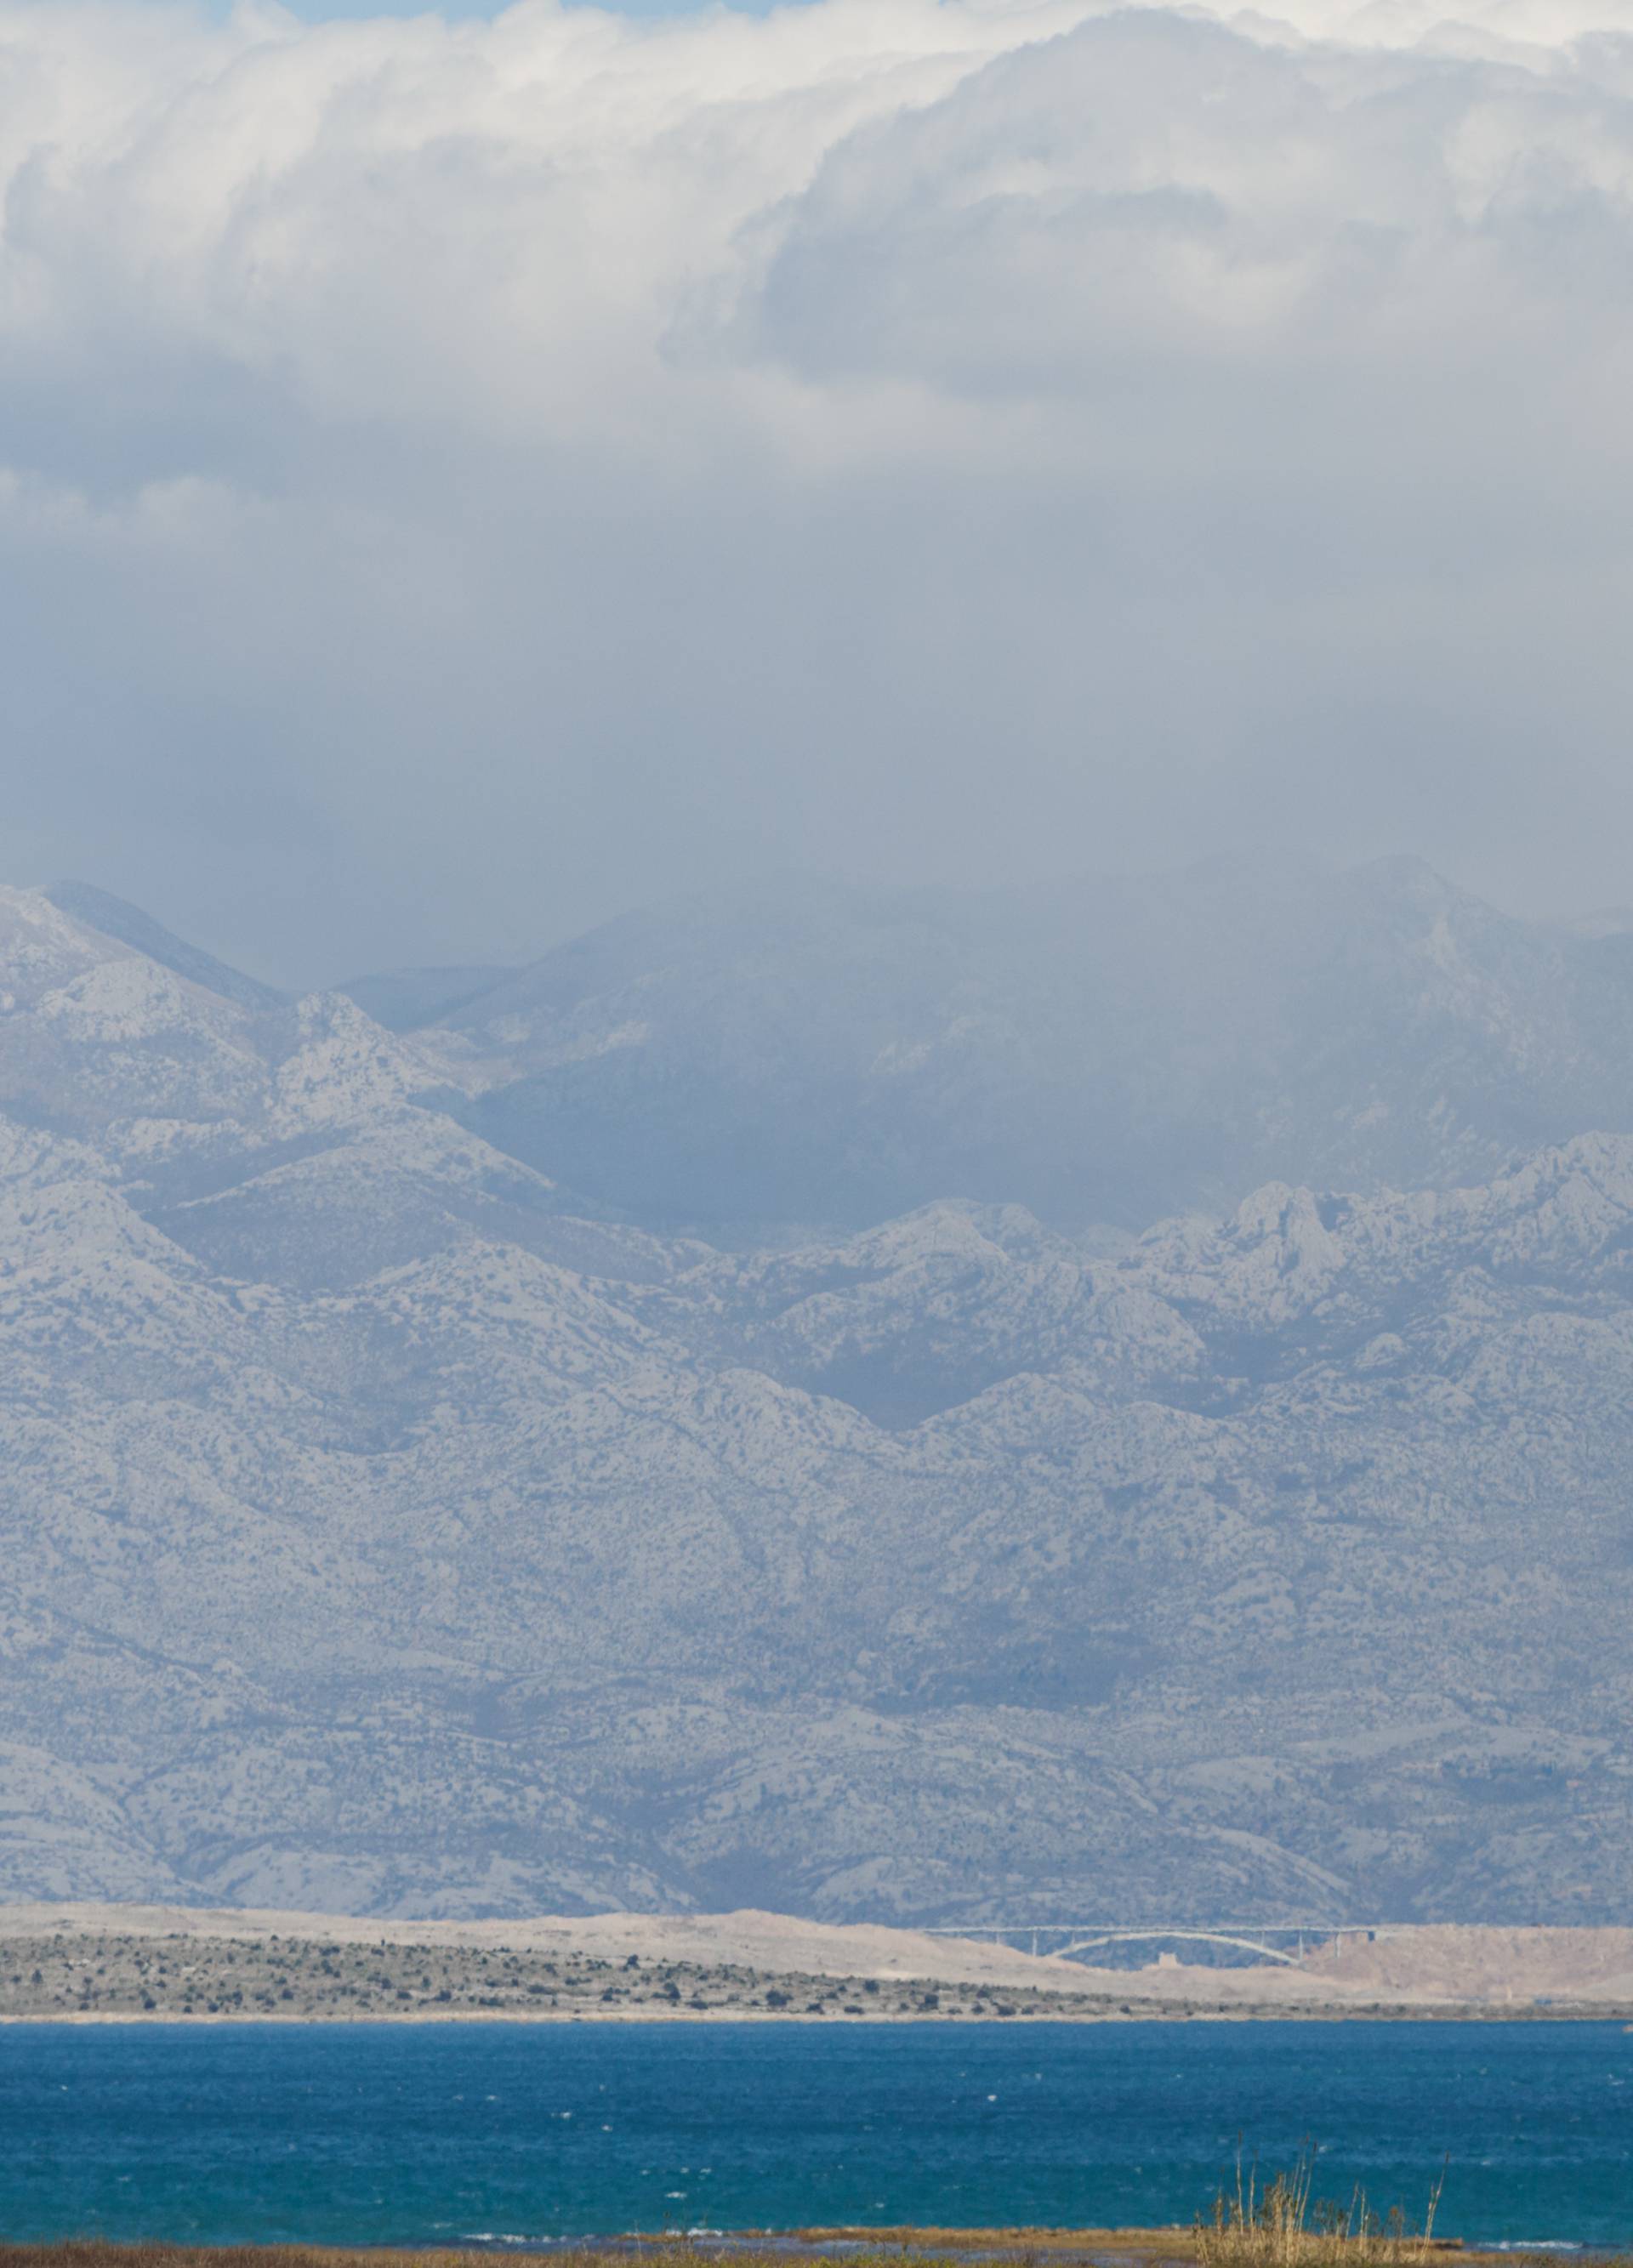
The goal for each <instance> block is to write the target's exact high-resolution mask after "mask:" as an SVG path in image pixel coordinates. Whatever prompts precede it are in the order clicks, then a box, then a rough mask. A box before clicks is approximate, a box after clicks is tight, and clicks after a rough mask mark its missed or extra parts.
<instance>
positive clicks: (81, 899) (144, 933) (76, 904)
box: [43, 882, 289, 1008]
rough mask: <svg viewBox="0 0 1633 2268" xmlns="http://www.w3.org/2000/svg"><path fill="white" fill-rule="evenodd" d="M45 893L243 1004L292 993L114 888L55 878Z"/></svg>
mask: <svg viewBox="0 0 1633 2268" xmlns="http://www.w3.org/2000/svg"><path fill="white" fill-rule="evenodd" d="M43 895H44V896H45V897H47V898H48V900H49V901H50V902H51V904H52V905H54V906H55V907H56V908H58V909H59V910H60V911H61V912H63V913H65V914H69V915H71V917H73V919H74V920H75V921H78V922H83V923H85V925H86V927H87V928H90V929H94V930H100V932H102V935H103V936H104V937H111V938H116V939H118V940H119V942H120V944H122V945H128V946H131V947H132V948H133V949H134V950H135V951H136V952H137V953H139V954H144V956H145V958H146V959H147V960H149V961H157V962H158V963H159V966H160V968H169V969H174V972H175V974H176V975H177V976H185V977H186V978H187V979H188V983H192V984H202V985H203V987H204V989H205V990H206V991H209V992H215V993H218V994H219V996H220V998H222V999H224V1000H232V1001H233V1002H235V1003H236V1005H238V1006H239V1007H240V1008H275V1007H277V1006H278V1005H280V1004H281V1003H282V1002H284V1001H285V1000H287V998H289V995H288V994H287V993H286V992H280V991H278V990H277V987H276V986H274V985H271V984H262V983H261V982H260V980H259V979H258V978H256V977H254V976H245V975H244V973H243V971H242V969H240V968H229V967H228V966H227V964H226V962H225V961H218V960H217V959H216V957H215V955H214V954H212V953H205V952H203V950H202V949H201V948H200V947H199V946H196V945H188V943H187V941H186V940H185V939H182V938H179V937H175V936H173V935H172V933H171V932H170V931H169V930H167V929H166V928H165V926H164V925H163V924H162V923H160V922H156V921H155V920H154V919H153V917H152V916H151V914H144V912H143V911H142V909H141V908H140V907H139V906H133V905H129V904H128V903H127V902H126V901H125V900H124V899H123V898H116V897H115V896H114V895H113V894H112V893H111V892H110V891H107V890H99V889H98V888H97V887H95V885H94V884H93V883H91V882H53V883H52V884H51V886H50V887H49V888H48V890H46V891H45V892H44V893H43Z"/></svg>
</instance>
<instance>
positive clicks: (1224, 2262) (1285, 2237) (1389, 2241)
mask: <svg viewBox="0 0 1633 2268" xmlns="http://www.w3.org/2000/svg"><path fill="white" fill-rule="evenodd" d="M1314 2180H1315V2152H1314V2151H1313V2149H1306V2150H1304V2152H1303V2153H1301V2154H1300V2156H1299V2159H1298V2161H1297V2164H1296V2165H1295V2166H1294V2168H1293V2169H1292V2171H1291V2172H1290V2173H1284V2174H1277V2175H1275V2177H1274V2178H1273V2179H1272V2180H1271V2181H1270V2182H1268V2183H1267V2184H1266V2185H1265V2186H1264V2187H1263V2188H1260V2183H1259V2169H1258V2167H1257V2165H1251V2166H1249V2167H1248V2169H1247V2170H1246V2172H1245V2174H1244V2171H1243V2168H1242V2161H1241V2160H1240V2159H1239V2158H1238V2160H1237V2166H1236V2187H1235V2190H1234V2191H1229V2190H1221V2191H1220V2192H1219V2194H1218V2196H1217V2197H1216V2198H1215V2199H1214V2209H1213V2212H1212V2213H1211V2215H1209V2216H1208V2217H1207V2218H1206V2219H1203V2218H1201V2217H1199V2218H1198V2220H1197V2222H1196V2229H1195V2234H1196V2257H1197V2262H1198V2268H1410V2264H1412V2263H1414V2262H1417V2261H1422V2260H1426V2259H1427V2258H1428V2257H1429V2256H1430V2253H1432V2252H1433V2251H1434V2250H1435V2214H1436V2213H1437V2211H1438V2210H1439V2205H1440V2191H1441V2189H1442V2187H1443V2185H1444V2183H1445V2174H1444V2172H1443V2173H1442V2175H1441V2177H1440V2180H1439V2181H1437V2183H1435V2186H1434V2188H1433V2190H1432V2191H1430V2199H1429V2209H1428V2211H1427V2212H1426V2213H1424V2215H1423V2225H1422V2228H1412V2227H1410V2226H1409V2225H1408V2221H1407V2220H1406V2216H1405V2215H1404V2214H1403V2213H1402V2212H1401V2210H1400V2206H1399V2205H1395V2206H1393V2207H1392V2209H1391V2210H1390V2211H1389V2212H1388V2213H1385V2214H1382V2215H1380V2214H1378V2213H1374V2212H1373V2210H1372V2208H1371V2205H1368V2203H1367V2200H1366V2196H1365V2192H1364V2191H1362V2190H1359V2189H1357V2190H1356V2192H1355V2194H1354V2196H1353V2197H1352V2198H1350V2200H1349V2204H1348V2205H1336V2204H1334V2202H1333V2201H1332V2200H1331V2199H1330V2198H1317V2197H1314V2196H1313V2195H1312V2190H1313V2185H1314Z"/></svg>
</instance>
